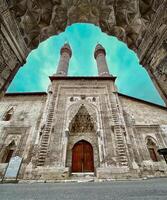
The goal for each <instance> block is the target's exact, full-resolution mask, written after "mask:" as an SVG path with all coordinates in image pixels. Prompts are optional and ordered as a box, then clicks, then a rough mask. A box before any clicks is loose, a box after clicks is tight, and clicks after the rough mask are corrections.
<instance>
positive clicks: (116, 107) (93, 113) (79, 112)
mask: <svg viewBox="0 0 167 200" xmlns="http://www.w3.org/2000/svg"><path fill="white" fill-rule="evenodd" d="M71 55H72V52H71V48H70V46H69V45H68V44H65V45H64V46H63V47H62V49H61V57H60V62H59V66H58V70H57V73H56V74H54V75H53V76H50V80H51V85H50V86H49V88H48V93H47V94H45V93H34V94H33V93H25V94H24V93H22V94H19V93H18V94H17V93H16V94H6V95H5V96H4V97H3V98H2V100H1V102H0V125H1V126H0V148H1V149H0V150H1V151H0V162H1V164H0V173H1V176H3V173H4V170H5V168H6V166H7V165H6V164H5V163H7V162H9V160H10V159H9V157H11V156H20V157H22V158H23V164H22V166H21V170H20V172H19V178H20V179H25V180H60V179H69V178H70V177H71V175H72V174H73V172H74V171H73V168H72V166H73V164H74V163H75V162H76V160H74V147H75V145H76V144H78V142H83V141H84V142H86V144H87V145H89V147H90V146H91V148H89V152H87V154H84V156H85V157H83V159H85V158H86V159H90V157H92V160H91V162H92V163H93V165H92V166H93V174H94V176H95V177H97V178H98V179H110V178H116V179H121V178H139V177H147V176H153V177H154V176H166V175H167V164H166V162H165V160H164V158H163V157H162V156H160V155H159V154H158V152H157V150H158V149H163V148H166V147H167V119H166V117H167V109H166V107H162V106H158V105H155V104H153V103H148V102H145V101H142V100H138V99H135V98H132V97H128V96H126V95H122V94H119V93H118V92H117V88H116V86H115V79H116V77H113V76H112V75H109V73H108V68H107V62H106V59H105V49H104V48H103V47H102V46H101V45H97V47H96V49H95V58H96V62H97V67H98V72H99V76H97V77H68V76H67V73H68V65H69V59H70V57H71ZM99 68H100V69H99ZM82 148H83V147H82ZM90 149H92V154H91V156H90V155H89V154H90ZM83 151H84V150H83V149H80V151H78V150H77V154H75V159H79V156H80V154H82V155H83ZM76 155H77V156H76ZM86 161H87V160H86ZM77 162H78V160H77ZM79 162H83V160H82V159H81V160H79ZM89 162H90V160H89ZM87 164H89V163H87ZM79 172H82V173H84V172H85V171H83V169H79ZM91 172H92V171H91Z"/></svg>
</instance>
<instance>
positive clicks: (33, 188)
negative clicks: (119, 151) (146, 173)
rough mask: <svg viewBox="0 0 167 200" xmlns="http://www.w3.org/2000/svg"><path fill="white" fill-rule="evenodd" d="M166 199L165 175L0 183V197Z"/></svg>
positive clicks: (22, 199) (31, 199)
mask: <svg viewBox="0 0 167 200" xmlns="http://www.w3.org/2000/svg"><path fill="white" fill-rule="evenodd" d="M85 199H86V200H131V199H133V200H167V178H161V179H150V180H137V181H111V182H101V183H95V182H88V183H31V184H1V185H0V200H85Z"/></svg>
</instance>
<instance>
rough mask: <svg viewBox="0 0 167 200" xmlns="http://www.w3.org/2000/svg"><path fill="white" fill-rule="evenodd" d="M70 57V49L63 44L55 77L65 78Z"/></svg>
mask: <svg viewBox="0 0 167 200" xmlns="http://www.w3.org/2000/svg"><path fill="white" fill-rule="evenodd" d="M71 56H72V51H71V48H70V46H69V45H68V44H65V45H64V46H63V47H62V48H61V56H60V61H59V64H58V68H57V73H56V75H60V76H67V74H68V67H69V61H70V58H71Z"/></svg>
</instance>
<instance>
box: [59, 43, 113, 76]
mask: <svg viewBox="0 0 167 200" xmlns="http://www.w3.org/2000/svg"><path fill="white" fill-rule="evenodd" d="M60 53H61V56H60V61H59V64H58V68H57V73H56V76H67V74H68V67H69V61H70V58H71V56H72V50H71V47H70V45H69V44H65V45H64V46H63V47H62V48H61V51H60ZM94 57H95V59H96V63H97V68H98V75H99V76H110V73H109V70H108V66H107V62H106V51H105V49H104V48H103V47H102V46H101V45H100V44H98V45H97V46H96V48H95V52H94Z"/></svg>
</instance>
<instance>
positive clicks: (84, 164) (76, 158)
mask: <svg viewBox="0 0 167 200" xmlns="http://www.w3.org/2000/svg"><path fill="white" fill-rule="evenodd" d="M93 160H94V159H93V148H92V145H91V144H90V143H89V142H87V141H85V140H81V141H79V142H77V143H76V144H75V145H74V147H73V149H72V172H94V162H93Z"/></svg>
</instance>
